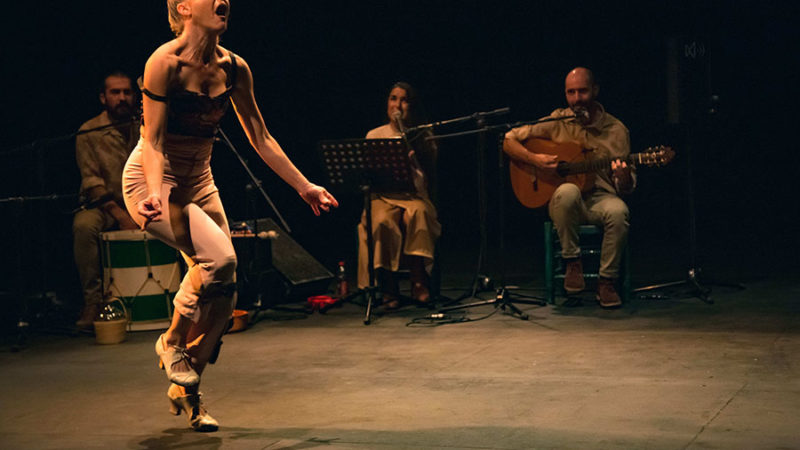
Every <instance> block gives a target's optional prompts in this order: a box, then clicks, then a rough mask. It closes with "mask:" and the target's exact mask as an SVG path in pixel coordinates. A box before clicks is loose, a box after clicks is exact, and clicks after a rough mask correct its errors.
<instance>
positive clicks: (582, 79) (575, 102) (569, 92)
mask: <svg viewBox="0 0 800 450" xmlns="http://www.w3.org/2000/svg"><path fill="white" fill-rule="evenodd" d="M599 90H600V88H599V87H598V86H597V84H595V82H594V75H593V74H592V71H591V70H589V69H587V68H585V67H576V68H574V69H572V70H571V71H570V72H569V73H568V74H567V78H566V79H565V80H564V95H565V96H566V97H567V104H568V105H569V107H570V109H572V110H573V111H575V112H576V114H577V112H578V111H579V110H586V111H588V112H589V119H590V120H594V118H595V117H596V114H597V111H598V109H599V108H598V106H597V104H596V103H595V98H597V93H598V92H599Z"/></svg>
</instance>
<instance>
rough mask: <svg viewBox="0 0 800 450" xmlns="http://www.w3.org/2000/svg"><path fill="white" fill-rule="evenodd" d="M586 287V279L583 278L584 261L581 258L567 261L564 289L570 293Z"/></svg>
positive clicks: (575, 292)
mask: <svg viewBox="0 0 800 450" xmlns="http://www.w3.org/2000/svg"><path fill="white" fill-rule="evenodd" d="M584 289H586V281H585V280H584V279H583V263H582V262H581V259H580V258H577V259H573V260H570V261H568V262H567V269H566V271H565V273H564V290H565V291H567V294H568V295H573V294H577V293H578V292H581V291H582V290H584Z"/></svg>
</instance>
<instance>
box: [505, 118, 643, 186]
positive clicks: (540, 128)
mask: <svg viewBox="0 0 800 450" xmlns="http://www.w3.org/2000/svg"><path fill="white" fill-rule="evenodd" d="M597 105H598V106H599V107H600V114H599V115H598V117H597V119H596V120H595V121H594V122H593V123H591V124H588V125H583V124H581V123H580V122H578V121H577V120H575V119H565V120H556V121H552V122H543V123H538V124H535V125H523V126H521V127H518V128H514V129H512V130H511V131H509V132H508V133H506V138H513V139H516V140H518V141H519V142H524V141H525V140H526V139H528V138H532V137H536V138H545V139H550V140H552V141H553V142H573V143H577V144H579V145H581V146H582V147H583V148H586V149H590V150H593V151H594V155H595V157H597V158H604V157H611V158H625V157H627V156H628V155H629V154H630V152H631V141H630V136H629V133H628V128H626V127H625V125H623V123H622V122H620V120H619V119H617V118H616V117H614V116H612V115H611V114H609V113H607V112H606V110H605V108H603V105H600V104H599V103H598V104H597ZM571 115H573V112H572V110H571V109H569V108H560V109H556V110H555V111H553V112H552V113H551V114H550V115H549V116H547V117H564V116H571ZM633 180H634V186H635V185H636V175H635V173H634V174H633ZM595 187H596V188H599V189H602V190H604V191H607V192H611V193H613V194H617V189H616V188H615V186H614V182H613V181H612V180H611V174H610V173H609V171H600V172H598V177H597V179H596V180H595Z"/></svg>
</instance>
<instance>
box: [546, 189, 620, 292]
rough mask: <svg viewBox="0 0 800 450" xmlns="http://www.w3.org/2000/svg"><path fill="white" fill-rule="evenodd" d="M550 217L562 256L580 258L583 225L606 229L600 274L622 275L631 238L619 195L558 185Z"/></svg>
mask: <svg viewBox="0 0 800 450" xmlns="http://www.w3.org/2000/svg"><path fill="white" fill-rule="evenodd" d="M548 209H549V212H550V218H551V219H552V221H553V225H554V227H555V229H556V232H557V233H558V239H559V240H560V241H561V257H562V258H565V259H569V258H579V257H580V256H581V248H580V244H579V242H578V227H579V226H580V225H586V224H590V225H596V226H598V227H600V228H601V229H602V230H603V241H602V244H601V247H600V270H599V275H600V276H601V277H604V278H611V279H617V278H619V266H620V261H622V254H623V251H624V249H625V245H626V244H627V240H628V226H629V224H630V214H629V212H628V206H627V205H626V204H625V202H624V201H622V199H621V198H619V197H618V196H617V195H616V194H612V193H610V192H607V191H604V190H602V189H594V190H592V191H590V192H588V193H586V194H581V191H580V189H578V186H576V185H574V184H572V183H564V184H562V185H560V186H559V187H558V188H556V191H555V192H554V193H553V197H552V198H551V199H550V204H549V206H548Z"/></svg>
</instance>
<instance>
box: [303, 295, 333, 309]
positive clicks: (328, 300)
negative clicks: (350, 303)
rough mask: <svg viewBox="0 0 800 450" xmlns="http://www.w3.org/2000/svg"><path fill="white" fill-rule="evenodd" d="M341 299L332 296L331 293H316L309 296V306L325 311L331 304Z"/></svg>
mask: <svg viewBox="0 0 800 450" xmlns="http://www.w3.org/2000/svg"><path fill="white" fill-rule="evenodd" d="M338 301H339V300H338V299H336V298H333V297H331V296H330V295H314V296H312V297H308V300H307V303H308V307H309V308H310V309H311V310H312V311H325V310H326V309H328V308H330V307H331V306H333V305H335V304H336V303H337V302H338Z"/></svg>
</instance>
